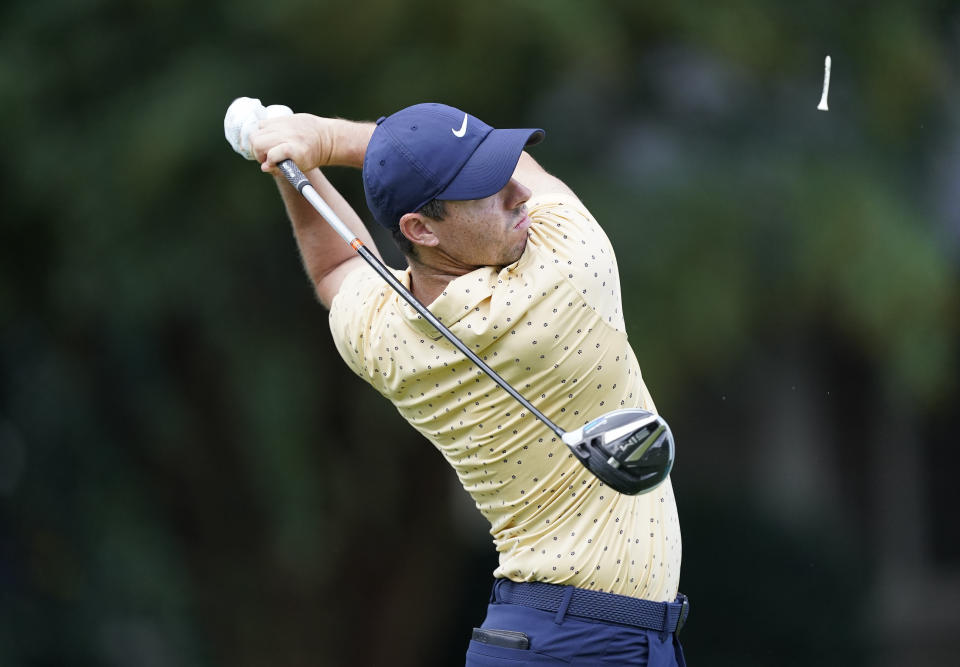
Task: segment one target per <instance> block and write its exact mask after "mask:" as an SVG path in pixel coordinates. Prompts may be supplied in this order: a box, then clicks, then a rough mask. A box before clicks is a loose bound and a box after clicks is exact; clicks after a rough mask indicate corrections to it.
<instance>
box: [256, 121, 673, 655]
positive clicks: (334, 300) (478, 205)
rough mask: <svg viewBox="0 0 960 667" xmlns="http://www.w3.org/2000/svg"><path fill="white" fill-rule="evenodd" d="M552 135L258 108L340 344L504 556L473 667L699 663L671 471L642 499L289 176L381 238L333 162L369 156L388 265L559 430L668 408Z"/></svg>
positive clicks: (610, 258) (473, 648) (354, 225)
mask: <svg viewBox="0 0 960 667" xmlns="http://www.w3.org/2000/svg"><path fill="white" fill-rule="evenodd" d="M543 137H544V133H543V131H542V130H538V129H494V128H492V127H491V126H489V125H487V124H486V123H484V122H482V121H481V120H480V119H478V118H476V117H474V116H472V115H470V114H469V113H465V112H463V111H461V110H459V109H455V108H452V107H449V106H446V105H442V104H418V105H415V106H412V107H408V108H405V109H402V110H400V111H398V112H396V113H394V114H392V115H390V116H389V117H386V118H381V119H380V120H379V121H377V123H355V122H351V121H347V120H342V119H333V118H322V117H318V116H313V115H309V114H295V115H292V116H286V117H282V118H273V119H268V120H263V121H261V122H260V129H259V130H257V131H255V132H254V133H252V135H251V139H250V141H251V146H252V148H253V151H254V153H255V155H256V157H257V159H258V160H259V161H260V162H261V164H262V169H263V170H264V171H266V172H271V173H274V174H275V176H276V181H277V184H278V187H279V190H280V193H281V196H282V197H283V200H284V203H285V205H286V209H287V213H288V215H289V217H290V220H291V221H292V224H293V230H294V233H295V236H296V239H297V243H298V246H299V248H300V253H301V256H302V260H303V263H304V265H305V268H306V271H307V273H308V275H309V277H310V279H311V281H312V283H313V286H314V288H315V290H316V293H317V296H318V297H319V299H320V301H321V302H322V303H323V304H324V305H325V306H326V307H327V308H329V309H330V328H331V331H332V333H333V339H334V343H335V345H336V347H337V349H338V350H339V352H340V354H341V356H342V357H343V359H344V360H345V361H346V362H347V364H348V365H349V366H350V368H352V369H353V371H354V372H355V373H356V374H357V375H359V376H360V377H361V378H363V379H364V380H365V381H367V382H369V383H370V384H371V385H373V387H375V388H376V389H377V391H379V392H380V393H381V394H383V395H384V396H385V397H386V398H388V399H389V400H390V401H391V402H392V403H393V404H394V405H395V406H396V408H397V410H398V411H399V412H400V414H401V415H403V417H404V418H405V419H406V420H407V421H408V422H410V424H411V425H412V426H413V427H414V428H415V429H417V430H418V431H419V432H420V433H422V434H423V436H424V437H425V438H426V439H427V440H429V441H430V442H431V443H433V445H434V446H435V447H436V448H437V449H438V450H439V452H440V453H441V454H442V455H443V456H444V458H446V460H447V462H448V463H449V464H450V466H451V467H452V468H453V469H454V471H455V472H456V474H457V476H458V477H459V479H460V482H461V484H462V485H463V488H464V490H465V491H466V492H467V493H469V494H470V495H471V497H472V498H473V500H474V501H475V503H476V507H477V509H478V510H479V511H480V512H481V513H482V514H483V516H484V517H486V519H487V520H488V521H489V522H490V534H491V535H492V536H493V542H494V545H495V546H496V549H497V551H498V552H499V566H498V567H497V569H496V570H495V571H494V573H493V576H494V584H493V590H492V592H491V596H490V604H489V606H488V608H487V615H486V618H485V619H484V621H483V623H482V624H481V626H480V627H479V628H475V629H474V630H473V635H472V639H471V640H470V643H469V647H468V649H467V654H466V664H467V665H526V664H530V665H548V664H571V663H572V664H583V665H651V666H660V665H684V658H683V652H682V649H681V648H680V644H679V642H678V640H677V632H678V631H679V628H680V626H682V624H683V622H684V620H685V619H686V613H687V609H688V607H687V603H686V598H685V597H684V596H682V595H680V594H678V581H679V576H680V559H681V541H680V526H679V522H678V518H677V509H676V503H675V501H674V496H673V489H672V486H671V483H670V479H669V477H668V478H667V479H666V480H665V481H664V482H663V483H662V484H661V485H660V486H658V487H657V488H656V489H654V490H653V491H651V492H649V493H646V494H643V495H639V496H628V495H623V494H620V493H618V492H616V491H614V490H613V489H611V488H610V487H608V486H606V485H604V484H603V483H602V482H600V481H599V480H598V479H597V478H596V477H594V476H593V475H592V474H591V473H590V472H589V471H588V470H587V469H586V468H585V467H583V466H582V465H581V464H580V463H579V462H578V460H577V459H576V458H575V457H574V456H573V455H572V453H571V452H570V450H569V449H568V448H567V446H566V445H565V444H564V443H562V442H561V441H560V440H559V439H558V438H557V437H556V435H555V434H554V433H553V432H552V431H551V430H550V429H549V428H547V427H546V426H544V424H543V423H541V422H540V421H539V420H537V419H536V418H535V417H534V416H533V415H531V414H528V412H527V411H526V410H524V409H523V408H522V407H520V406H518V405H517V404H516V403H515V402H514V399H513V398H512V397H510V396H509V395H508V394H507V393H506V392H504V391H502V390H500V389H499V388H498V387H497V386H496V384H495V383H494V382H493V380H491V379H490V378H489V377H488V376H487V375H486V374H484V373H482V372H481V371H480V370H479V369H478V368H477V367H476V366H475V365H474V364H472V363H471V362H470V361H469V360H468V359H467V358H466V357H464V355H463V354H461V353H460V352H459V351H457V350H456V349H455V348H454V347H453V346H452V345H451V344H450V343H449V342H448V341H447V340H446V339H444V338H443V337H442V336H441V335H440V334H439V332H437V331H436V330H435V329H434V328H433V326H432V325H430V324H429V323H428V322H426V321H425V320H424V319H423V318H422V317H421V316H420V315H419V314H417V312H416V311H415V310H414V309H413V308H412V307H411V306H410V305H409V304H407V303H406V302H405V301H404V300H403V299H402V298H400V297H399V296H398V294H397V293H396V292H395V291H393V290H392V289H390V287H389V286H388V285H386V284H385V283H384V281H383V279H382V278H381V277H379V276H378V275H377V274H376V273H375V272H374V271H373V270H372V269H371V268H370V267H369V266H368V265H367V264H366V263H365V262H364V261H363V260H362V259H361V258H360V257H359V256H358V255H356V254H355V253H354V251H353V249H352V248H350V247H349V246H347V245H346V244H344V243H343V242H342V241H341V240H340V239H339V237H338V236H337V235H336V232H334V231H333V229H331V227H330V226H329V225H328V224H326V222H325V221H324V220H323V219H322V218H321V217H320V216H319V214H318V213H317V212H316V211H315V210H314V209H313V208H312V207H311V206H310V204H309V203H308V202H307V201H306V200H305V199H303V198H302V197H301V196H300V195H299V194H298V193H297V191H296V190H294V189H293V188H292V187H291V186H290V185H289V184H288V183H287V182H286V180H285V179H284V178H283V177H282V176H281V175H279V173H278V172H277V170H276V166H277V164H278V163H279V162H281V161H282V160H284V159H288V158H289V159H292V160H293V161H294V162H296V163H297V164H298V165H299V166H300V168H301V169H302V170H303V171H304V173H305V174H306V176H307V177H308V179H309V180H310V182H311V183H312V184H313V186H314V187H315V188H316V189H317V191H318V192H319V194H320V195H321V196H322V197H323V198H324V199H325V200H326V201H327V203H328V204H329V205H330V206H331V208H332V209H333V210H334V212H335V213H337V214H338V215H339V216H340V218H341V220H342V221H343V222H344V223H345V224H346V225H347V226H348V227H349V228H350V229H351V230H352V231H353V232H354V233H355V234H356V235H357V237H358V238H359V239H360V240H361V241H362V242H363V243H364V244H365V245H366V246H367V247H368V248H369V249H370V250H371V251H372V252H374V253H375V254H377V250H376V247H375V245H374V243H373V240H372V239H371V237H370V235H369V233H368V232H367V231H366V229H365V228H364V225H363V222H362V221H361V219H360V217H359V216H358V215H357V214H356V212H355V211H354V210H353V209H352V208H351V206H350V205H349V204H348V203H347V202H346V201H345V200H344V199H343V197H342V196H341V195H340V194H339V193H338V192H337V191H336V190H335V189H334V188H333V187H332V186H331V185H330V183H329V182H328V181H327V180H326V178H325V177H324V176H323V174H322V173H321V171H320V168H321V167H329V166H350V167H356V168H361V169H362V178H363V185H364V191H365V194H366V201H367V205H368V207H369V209H370V211H371V213H372V214H373V217H374V219H375V220H376V221H377V223H379V224H380V225H382V226H384V227H385V228H387V229H388V230H389V231H390V232H391V233H392V235H393V238H394V239H395V240H396V242H397V244H398V246H399V247H400V249H401V250H402V252H403V254H404V255H405V257H406V259H407V262H408V265H409V266H408V268H407V269H406V270H405V271H395V272H394V273H395V275H396V276H397V278H398V279H399V280H400V282H401V283H402V284H403V285H404V286H405V287H407V289H409V290H410V291H411V292H412V293H413V294H414V295H415V296H416V297H417V299H419V300H420V301H421V302H422V303H424V304H426V305H427V306H428V307H429V309H430V311H431V312H432V313H433V314H434V315H435V316H436V317H437V318H438V319H439V320H440V321H441V322H443V324H445V325H446V326H447V327H449V328H450V329H451V330H452V331H453V333H454V334H456V335H457V336H458V337H459V338H460V339H461V340H462V341H463V342H464V343H465V344H466V345H467V346H469V347H470V349H472V350H473V351H474V352H476V354H477V355H479V356H480V357H481V358H482V359H483V360H484V361H486V362H487V364H489V365H490V366H491V367H492V368H493V369H494V370H495V371H497V372H498V373H499V374H500V375H501V376H503V377H504V378H505V379H506V380H507V382H509V383H510V384H511V385H513V386H514V387H516V388H517V389H518V390H519V391H520V392H521V393H522V394H524V395H525V396H526V397H527V398H529V399H530V400H531V401H532V402H533V403H534V404H535V405H536V406H537V408H538V409H539V410H540V411H542V412H543V413H544V414H546V415H549V416H550V418H551V419H552V420H554V421H556V422H557V424H558V425H559V426H561V427H562V428H564V429H566V430H571V429H575V428H577V427H579V426H582V425H583V424H585V423H586V422H588V421H590V420H591V419H592V418H593V417H596V416H598V415H601V414H604V413H606V412H609V411H611V410H615V409H619V408H642V409H645V410H650V411H655V407H654V404H653V401H652V399H651V397H650V394H649V393H648V391H647V388H646V386H645V385H644V382H643V378H642V376H641V373H640V367H639V364H638V362H637V359H636V357H635V356H634V353H633V350H632V349H631V347H630V344H629V342H628V340H627V333H626V329H625V323H624V318H623V308H622V305H621V293H620V281H619V274H618V269H617V262H616V258H615V256H614V252H613V248H612V247H611V245H610V242H609V240H608V239H607V236H606V234H605V233H604V232H603V229H602V228H601V227H600V225H599V224H598V223H597V221H596V220H595V219H594V218H593V216H592V215H591V214H590V212H589V211H588V210H587V209H586V207H585V206H584V205H583V203H582V202H581V201H580V200H579V199H578V198H577V196H576V195H575V194H574V193H573V192H572V191H571V190H570V188H569V187H567V185H566V184H564V183H563V182H562V181H561V180H559V179H558V178H556V177H554V176H552V175H551V174H549V173H547V172H546V171H545V170H544V169H542V168H541V167H540V166H539V165H538V164H537V162H536V161H534V159H533V158H532V157H531V156H530V155H529V154H528V153H527V152H526V150H525V149H526V148H527V147H529V146H532V145H534V144H536V143H538V142H539V141H541V140H542V139H543ZM436 583H437V584H438V585H443V583H442V582H436Z"/></svg>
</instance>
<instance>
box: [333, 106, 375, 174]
mask: <svg viewBox="0 0 960 667" xmlns="http://www.w3.org/2000/svg"><path fill="white" fill-rule="evenodd" d="M322 120H323V121H326V123H325V124H324V126H323V127H322V129H321V131H324V132H326V133H327V141H326V142H325V144H326V145H327V146H329V147H330V153H329V154H328V155H327V161H326V163H327V164H329V165H333V166H340V167H356V168H357V169H359V168H361V167H362V166H363V157H364V155H366V153H367V144H369V143H370V137H371V136H372V135H373V130H374V129H375V128H376V125H375V124H374V123H365V122H356V121H352V120H346V119H343V118H324V119H322Z"/></svg>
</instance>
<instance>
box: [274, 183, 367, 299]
mask: <svg viewBox="0 0 960 667" xmlns="http://www.w3.org/2000/svg"><path fill="white" fill-rule="evenodd" d="M305 175H306V177H307V178H308V179H309V180H310V183H311V184H312V185H313V187H314V188H315V189H316V190H317V193H318V194H319V195H320V196H321V197H322V198H323V200H324V201H326V202H327V205H328V206H330V208H331V209H333V212H334V213H336V214H337V216H339V218H340V220H341V221H342V222H343V224H345V225H346V226H347V227H348V228H349V229H350V231H352V232H353V233H354V234H355V235H356V236H357V238H359V239H360V240H361V241H362V242H363V244H364V245H365V246H367V248H369V249H370V251H371V252H372V253H373V254H374V255H377V256H378V257H379V256H380V255H379V252H378V251H377V247H376V245H375V244H374V242H373V238H372V237H371V236H370V233H369V232H368V231H367V228H366V226H364V224H363V221H362V220H361V219H360V217H359V216H358V215H357V213H356V212H355V211H354V210H353V208H352V207H351V206H350V204H348V203H347V201H346V200H345V199H344V198H343V196H342V195H341V194H340V193H339V192H338V191H337V190H336V188H334V187H333V186H332V185H331V184H330V182H329V181H328V180H327V178H326V177H325V176H324V175H323V174H322V173H321V172H320V170H319V169H311V170H310V171H308V172H306V174H305ZM276 181H277V188H278V189H279V190H280V196H281V197H282V198H283V203H284V206H285V207H286V209H287V215H288V216H289V218H290V222H291V224H292V226H293V234H294V237H295V238H296V240H297V247H298V248H299V250H300V257H301V259H302V261H303V267H304V269H305V270H306V272H307V276H308V277H309V278H310V282H311V283H312V284H313V287H314V290H315V291H316V293H317V296H318V298H319V299H320V300H321V301H322V302H323V303H324V305H326V306H329V305H330V304H329V301H330V300H332V296H329V295H328V292H330V289H329V288H330V286H329V285H326V284H325V279H326V278H327V277H328V276H329V275H330V274H331V272H333V271H334V270H336V269H337V268H338V267H339V266H340V265H342V264H343V263H344V262H346V261H347V260H350V259H352V258H354V257H356V256H357V255H356V252H355V251H354V250H353V248H352V247H350V245H348V244H347V243H345V242H344V240H343V239H341V238H340V236H339V235H338V234H337V233H336V231H334V230H333V228H332V227H331V226H330V225H329V224H328V223H327V221H326V220H324V219H323V217H322V216H321V215H320V214H319V213H317V211H316V210H315V209H314V208H313V206H311V205H310V203H309V202H308V201H307V200H306V199H304V198H303V197H302V196H301V195H300V193H299V192H297V191H296V190H295V189H294V188H293V187H292V186H291V185H290V184H289V183H288V182H287V180H286V179H285V178H284V177H283V176H281V175H278V176H277V177H276ZM337 286H339V283H338V285H337ZM333 293H336V290H335V289H334V290H333Z"/></svg>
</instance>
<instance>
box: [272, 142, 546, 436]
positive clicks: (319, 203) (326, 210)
mask: <svg viewBox="0 0 960 667" xmlns="http://www.w3.org/2000/svg"><path fill="white" fill-rule="evenodd" d="M277 166H278V167H279V169H280V171H281V173H283V175H284V176H285V177H286V179H287V180H288V181H289V182H290V185H292V186H293V187H295V188H296V189H297V190H298V191H299V192H300V194H301V195H303V196H304V198H306V200H307V201H308V202H310V204H311V205H312V206H313V207H314V208H315V209H316V211H317V213H319V214H320V215H321V216H322V217H323V219H324V220H326V221H327V224H329V225H330V226H331V227H333V229H334V231H336V232H337V234H339V235H340V238H342V239H343V240H344V241H346V242H347V243H349V244H350V245H351V246H352V247H353V248H354V250H356V251H357V253H358V254H359V255H360V256H361V257H363V259H364V260H366V262H367V264H369V265H370V266H371V268H373V270H374V271H376V272H377V273H378V274H379V275H380V277H381V278H383V279H384V280H385V281H387V283H388V284H389V285H390V287H392V288H393V289H394V290H395V291H396V292H397V294H399V295H400V296H402V297H403V299H404V300H405V301H406V302H407V303H409V304H410V305H411V306H412V307H413V309H414V310H416V311H417V312H418V313H419V314H420V316H421V317H423V319H425V320H426V321H427V322H429V323H430V324H431V325H432V326H433V327H434V328H435V329H436V330H437V331H439V332H440V334H441V335H442V336H443V337H444V338H446V339H447V340H448V341H450V343H452V344H453V346H454V347H456V348H457V349H458V350H460V351H461V352H462V353H463V354H464V356H466V357H467V358H468V359H469V360H470V361H472V362H473V363H474V364H476V365H477V367H478V368H479V369H480V370H482V371H483V372H484V373H486V374H487V375H488V376H489V377H490V379H491V380H493V381H494V382H496V383H497V384H498V385H500V388H501V389H503V390H504V391H506V392H507V393H508V394H510V395H511V396H512V397H513V398H514V399H515V400H516V401H517V402H518V403H520V405H522V406H523V407H525V408H526V409H527V410H529V411H530V412H531V414H533V415H534V416H535V417H536V418H537V419H539V420H540V421H542V422H543V423H544V424H546V425H547V426H548V427H549V428H550V430H551V431H553V432H554V433H556V434H557V437H559V438H561V439H563V436H564V433H565V432H564V430H563V429H561V428H560V427H559V426H557V425H556V424H554V423H553V422H552V421H551V420H550V419H548V418H547V416H546V415H544V414H543V413H542V412H540V411H539V410H537V409H536V408H535V407H533V404H532V403H530V401H528V400H527V399H526V398H524V397H523V395H521V394H520V392H518V391H517V390H516V389H514V388H513V387H512V386H510V384H509V383H508V382H507V381H506V380H504V379H503V378H502V377H500V375H499V374H498V373H497V372H496V371H495V370H493V369H492V368H490V366H488V365H487V364H486V362H484V361H483V360H482V359H481V358H480V357H478V356H477V355H476V353H474V352H473V350H471V349H470V348H469V347H467V346H466V344H465V343H464V342H463V341H461V340H460V339H459V338H457V336H456V335H455V334H454V333H453V332H452V331H450V329H448V328H447V327H446V325H444V324H443V322H441V321H440V320H438V319H437V318H436V316H434V314H433V313H431V312H430V311H429V310H427V307H426V306H424V305H423V304H422V303H420V301H418V300H417V298H416V297H415V296H413V294H411V293H410V290H408V289H407V288H406V287H404V286H403V284H402V283H401V282H400V281H399V280H397V277H396V276H394V275H393V273H391V271H390V270H389V269H388V268H387V267H386V266H385V265H384V263H383V262H381V261H380V260H379V259H377V257H376V255H374V254H373V253H372V252H370V250H369V249H368V248H367V247H366V246H365V245H363V243H362V242H361V241H360V239H358V238H357V236H356V234H354V233H353V232H351V231H350V229H349V228H348V227H347V226H346V225H345V224H343V221H341V220H340V217H339V216H338V215H337V214H336V213H335V212H334V211H333V209H331V208H330V206H329V205H327V203H326V202H325V201H324V200H323V197H321V196H320V194H319V193H318V192H317V191H316V190H315V189H314V187H313V186H312V185H311V184H310V181H309V180H307V177H306V176H304V175H303V172H302V171H300V168H299V167H297V165H296V164H294V162H293V160H284V161H283V162H281V163H280V164H279V165H277Z"/></svg>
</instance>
